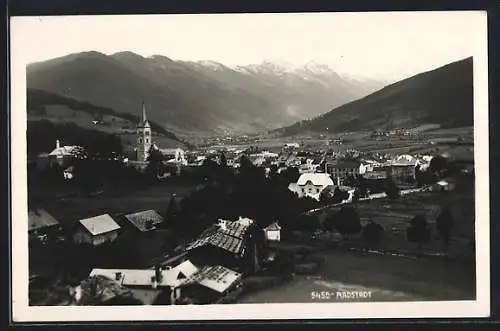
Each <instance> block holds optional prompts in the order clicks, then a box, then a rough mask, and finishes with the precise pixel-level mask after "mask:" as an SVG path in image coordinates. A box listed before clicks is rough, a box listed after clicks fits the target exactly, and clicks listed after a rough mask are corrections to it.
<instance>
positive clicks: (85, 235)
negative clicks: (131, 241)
mask: <svg viewBox="0 0 500 331" xmlns="http://www.w3.org/2000/svg"><path fill="white" fill-rule="evenodd" d="M119 230H120V225H118V223H116V222H115V221H114V220H113V218H111V216H109V215H108V214H103V215H99V216H95V217H91V218H86V219H83V220H80V221H79V222H78V227H77V229H76V231H75V233H74V235H73V240H74V242H75V243H76V244H83V243H85V244H90V245H92V246H99V245H102V244H104V243H107V242H112V241H114V240H115V239H116V238H118V231H119Z"/></svg>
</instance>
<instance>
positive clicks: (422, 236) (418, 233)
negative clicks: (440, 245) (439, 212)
mask: <svg viewBox="0 0 500 331" xmlns="http://www.w3.org/2000/svg"><path fill="white" fill-rule="evenodd" d="M427 225H428V223H427V220H426V219H425V216H423V215H417V216H416V217H414V218H413V219H412V220H411V221H410V226H409V227H408V228H407V229H406V237H407V239H408V241H409V242H414V243H417V245H418V247H419V248H421V247H422V245H423V244H426V243H428V242H429V241H430V239H431V231H430V230H429V229H428V228H427Z"/></svg>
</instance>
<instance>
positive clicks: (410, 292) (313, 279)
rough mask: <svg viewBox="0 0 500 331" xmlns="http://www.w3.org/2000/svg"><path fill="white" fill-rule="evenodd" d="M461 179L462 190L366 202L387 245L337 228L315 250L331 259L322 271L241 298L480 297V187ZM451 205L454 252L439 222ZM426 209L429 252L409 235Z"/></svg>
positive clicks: (363, 212) (363, 213) (363, 208)
mask: <svg viewBox="0 0 500 331" xmlns="http://www.w3.org/2000/svg"><path fill="white" fill-rule="evenodd" d="M459 183H460V185H459V186H457V190H456V191H454V192H448V193H416V194H413V195H408V196H405V197H404V198H401V199H400V200H397V201H391V200H388V199H380V200H373V201H369V202H366V203H359V204H358V205H357V206H356V209H357V211H358V213H359V215H360V218H361V221H362V223H364V222H366V221H367V220H368V219H372V220H374V221H376V222H377V223H379V224H381V225H382V226H383V227H384V230H385V231H384V237H383V239H382V241H381V242H380V243H379V244H375V245H368V244H366V243H364V242H363V241H362V240H361V238H360V237H359V236H358V237H354V238H352V239H350V240H348V241H346V240H342V239H341V238H340V237H339V236H338V235H337V234H336V233H334V235H333V236H331V235H330V233H328V232H325V233H323V234H322V235H320V236H319V237H318V238H317V239H316V240H317V241H319V242H323V243H330V244H329V245H328V246H327V247H329V248H327V249H326V250H322V251H319V252H317V253H314V254H317V255H319V256H321V257H323V258H325V262H324V263H323V265H322V267H321V269H320V270H319V271H318V272H316V273H314V274H313V275H310V276H295V278H294V279H293V280H292V281H290V282H286V283H284V284H282V285H280V286H277V287H274V288H269V289H265V290H261V291H258V292H255V293H250V294H247V295H245V296H243V297H242V298H240V300H239V301H238V302H240V303H266V302H327V300H326V299H324V300H319V299H318V298H313V297H312V295H311V293H313V292H321V291H326V292H328V293H330V294H332V295H331V297H330V299H329V300H328V302H339V300H340V301H341V299H339V298H336V297H335V296H334V295H333V293H336V292H337V291H368V292H371V298H369V299H358V301H360V300H361V301H366V300H369V301H421V300H472V299H474V297H475V256H474V252H473V250H472V247H473V246H471V243H473V242H474V240H475V238H474V237H475V235H474V233H475V232H474V228H475V227H474V223H475V212H474V211H475V203H474V186H473V180H472V179H471V178H463V179H461V181H460V182H459ZM444 205H447V206H451V208H452V213H453V216H454V228H453V230H452V236H453V238H452V242H451V246H450V249H449V252H448V256H445V255H444V248H443V246H442V244H441V242H440V241H439V239H438V237H437V231H436V227H435V220H436V217H437V215H438V213H439V210H440V208H441V207H442V206H444ZM420 213H423V214H424V215H425V216H426V218H427V220H428V222H429V228H430V230H431V232H432V237H431V240H430V242H429V243H427V244H425V245H424V246H423V248H422V249H421V250H419V249H417V247H416V244H414V243H410V242H408V241H407V239H406V228H407V226H408V223H409V221H410V220H411V218H412V217H414V216H415V215H417V214H420ZM335 243H336V245H331V244H335ZM281 244H282V245H286V243H281ZM344 301H345V300H344ZM348 301H349V300H348ZM351 301H352V300H351ZM354 301H356V300H354Z"/></svg>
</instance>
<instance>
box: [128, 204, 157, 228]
mask: <svg viewBox="0 0 500 331" xmlns="http://www.w3.org/2000/svg"><path fill="white" fill-rule="evenodd" d="M125 218H126V219H127V220H128V221H129V222H130V223H132V224H133V225H134V226H135V227H136V228H137V229H139V230H140V231H142V232H146V231H151V230H154V229H155V226H156V225H158V224H161V223H163V217H162V216H161V215H160V214H158V213H157V212H156V211H155V210H152V209H150V210H144V211H140V212H137V213H132V214H128V215H125Z"/></svg>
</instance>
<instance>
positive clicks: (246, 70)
mask: <svg viewBox="0 0 500 331" xmlns="http://www.w3.org/2000/svg"><path fill="white" fill-rule="evenodd" d="M385 84H386V83H385V82H378V81H368V80H367V81H359V80H355V79H351V78H346V77H342V76H340V75H338V74H337V73H336V72H335V71H333V70H332V69H330V68H329V67H328V66H326V65H322V64H318V63H313V62H311V63H308V64H306V65H304V66H302V67H293V68H290V67H287V66H286V65H283V64H280V63H276V62H271V61H265V62H263V63H261V64H258V65H248V66H238V67H228V66H225V65H223V64H220V63H217V62H214V61H198V62H192V61H175V60H172V59H170V58H168V57H165V56H160V55H154V56H151V57H143V56H140V55H138V54H135V53H132V52H120V53H115V54H112V55H105V54H102V53H99V52H93V51H92V52H83V53H75V54H71V55H67V56H64V57H60V58H56V59H52V60H48V61H44V62H37V63H33V64H29V65H28V66H27V87H28V89H29V90H32V91H35V90H38V91H45V92H48V93H51V94H53V95H57V96H60V97H63V98H70V99H72V100H76V101H79V102H87V103H89V104H92V105H95V106H96V107H103V108H107V109H112V110H113V111H114V112H116V113H123V114H128V115H129V116H130V115H132V116H137V115H138V114H139V111H140V109H141V103H142V102H144V103H145V104H146V108H147V111H148V118H149V119H151V120H152V121H153V122H154V123H157V124H158V125H160V126H162V127H163V129H164V130H165V131H168V132H172V133H174V134H177V135H179V136H184V135H192V134H197V135H212V134H214V135H215V134H222V133H232V134H240V133H256V132H265V131H269V130H273V129H276V128H280V127H284V126H287V125H291V124H293V123H295V122H296V121H300V120H303V119H306V118H313V117H315V116H318V115H319V114H321V113H324V112H325V111H327V110H329V109H332V107H337V106H341V105H343V104H346V103H348V102H351V101H354V100H356V99H359V98H361V97H364V96H366V95H368V94H370V93H371V92H373V91H376V90H378V89H380V88H382V87H383V86H384V85H385Z"/></svg>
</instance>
